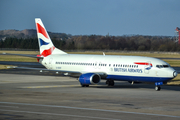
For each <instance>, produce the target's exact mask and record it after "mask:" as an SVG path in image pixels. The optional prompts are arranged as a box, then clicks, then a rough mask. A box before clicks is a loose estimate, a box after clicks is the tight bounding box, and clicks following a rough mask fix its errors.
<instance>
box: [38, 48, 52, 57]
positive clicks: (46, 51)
mask: <svg viewBox="0 0 180 120" xmlns="http://www.w3.org/2000/svg"><path fill="white" fill-rule="evenodd" d="M54 49H55V47H54V46H52V47H51V48H49V49H47V50H44V51H43V52H42V53H41V55H43V56H44V57H46V56H48V55H51V53H52V52H53V50H54Z"/></svg>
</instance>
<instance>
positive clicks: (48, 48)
mask: <svg viewBox="0 0 180 120" xmlns="http://www.w3.org/2000/svg"><path fill="white" fill-rule="evenodd" d="M35 23H36V29H37V36H38V42H39V49H40V54H41V56H44V57H46V56H48V55H51V54H67V53H65V52H63V51H62V50H59V49H57V48H56V47H55V46H54V45H53V43H52V41H51V38H50V37H49V35H48V33H47V31H46V29H45V27H44V25H43V23H42V21H41V19H40V18H36V19H35Z"/></svg>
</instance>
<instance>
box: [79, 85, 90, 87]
mask: <svg viewBox="0 0 180 120" xmlns="http://www.w3.org/2000/svg"><path fill="white" fill-rule="evenodd" d="M81 87H89V85H81Z"/></svg>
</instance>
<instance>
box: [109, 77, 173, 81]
mask: <svg viewBox="0 0 180 120" xmlns="http://www.w3.org/2000/svg"><path fill="white" fill-rule="evenodd" d="M106 79H113V80H120V81H137V82H167V81H169V80H171V79H173V78H168V77H144V76H142V77H139V76H124V75H108V76H107V77H106Z"/></svg>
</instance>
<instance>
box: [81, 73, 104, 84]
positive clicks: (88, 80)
mask: <svg viewBox="0 0 180 120" xmlns="http://www.w3.org/2000/svg"><path fill="white" fill-rule="evenodd" d="M100 81H101V77H100V76H99V75H98V74H96V73H86V74H82V75H81V76H80V77H79V82H80V83H81V85H90V84H98V83H99V82H100Z"/></svg>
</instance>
